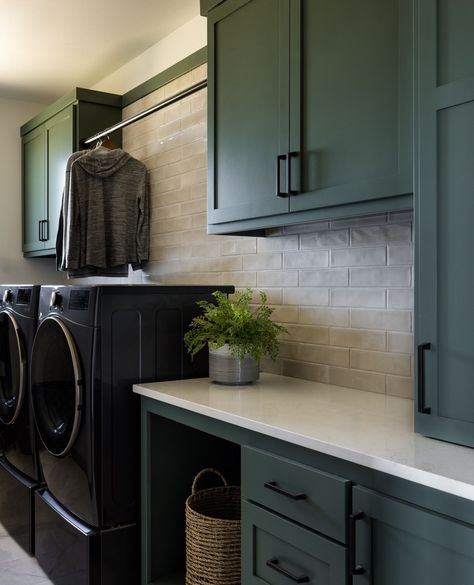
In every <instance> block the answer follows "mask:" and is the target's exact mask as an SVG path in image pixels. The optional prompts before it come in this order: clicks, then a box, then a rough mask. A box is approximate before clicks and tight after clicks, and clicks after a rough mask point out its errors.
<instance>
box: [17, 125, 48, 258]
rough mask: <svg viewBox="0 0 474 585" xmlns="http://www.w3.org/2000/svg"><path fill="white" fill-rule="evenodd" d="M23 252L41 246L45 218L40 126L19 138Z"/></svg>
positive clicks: (43, 159)
mask: <svg viewBox="0 0 474 585" xmlns="http://www.w3.org/2000/svg"><path fill="white" fill-rule="evenodd" d="M22 161H23V163H22V164H23V168H22V175H23V177H22V181H23V252H33V251H36V250H42V249H43V248H44V241H43V238H42V228H43V224H42V223H41V222H43V221H44V219H45V217H46V208H45V205H46V167H45V165H46V151H45V142H44V127H43V126H40V127H39V128H36V129H35V130H32V131H31V132H29V133H28V134H26V135H25V136H24V137H23V139H22Z"/></svg>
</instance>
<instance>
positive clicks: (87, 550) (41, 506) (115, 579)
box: [35, 489, 139, 585]
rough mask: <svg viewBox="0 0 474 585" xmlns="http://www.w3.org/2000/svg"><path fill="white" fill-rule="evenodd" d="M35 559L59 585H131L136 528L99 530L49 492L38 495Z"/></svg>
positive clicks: (134, 580) (36, 500)
mask: <svg viewBox="0 0 474 585" xmlns="http://www.w3.org/2000/svg"><path fill="white" fill-rule="evenodd" d="M35 508H36V548H35V550H36V558H37V560H38V563H39V565H40V566H41V568H42V569H43V570H44V572H45V573H46V574H47V575H48V576H49V578H50V579H51V580H52V581H54V583H55V584H56V585H99V584H100V585H131V584H133V583H136V581H137V574H136V567H137V559H138V555H139V551H138V547H137V542H138V541H139V539H138V538H137V526H136V524H128V525H124V526H119V527H114V528H111V529H104V528H101V529H96V528H92V527H91V526H88V525H87V524H85V523H84V522H82V521H81V520H79V519H78V518H76V517H75V516H73V515H72V514H70V513H69V512H68V511H67V510H66V509H65V508H64V507H63V506H61V505H60V504H59V503H58V502H57V501H56V500H55V499H54V498H53V496H51V494H50V493H49V492H48V490H47V489H41V490H39V491H37V492H36V494H35Z"/></svg>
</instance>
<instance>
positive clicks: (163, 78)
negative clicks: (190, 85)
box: [122, 47, 207, 108]
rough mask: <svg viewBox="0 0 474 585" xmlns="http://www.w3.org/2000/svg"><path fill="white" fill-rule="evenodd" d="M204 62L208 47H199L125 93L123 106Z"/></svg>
mask: <svg viewBox="0 0 474 585" xmlns="http://www.w3.org/2000/svg"><path fill="white" fill-rule="evenodd" d="M204 63H207V47H203V48H202V49H199V50H198V51H196V52H195V53H193V54H192V55H189V56H188V57H186V58H184V59H182V60H181V61H179V63H176V64H175V65H173V66H171V67H169V68H168V69H165V71H162V72H161V73H158V75H155V76H154V77H152V78H151V79H149V80H148V81H145V83H141V84H140V85H137V87H134V88H133V89H131V90H130V91H128V92H127V93H125V94H124V95H123V97H122V107H124V108H125V107H126V106H129V105H130V104H132V103H133V102H136V101H137V100H139V99H141V98H143V97H145V96H146V95H148V94H150V93H152V92H153V91H155V90H157V89H159V88H160V87H162V86H163V85H165V84H167V83H169V82H170V81H173V79H176V78H177V77H180V76H181V75H184V74H185V73H189V71H191V70H192V69H195V68H196V67H199V65H203V64H204Z"/></svg>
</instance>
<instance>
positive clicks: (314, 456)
mask: <svg viewBox="0 0 474 585" xmlns="http://www.w3.org/2000/svg"><path fill="white" fill-rule="evenodd" d="M141 432H142V434H141V447H142V449H141V484H142V499H141V509H142V516H141V518H142V527H141V530H142V577H141V583H142V585H178V584H182V583H183V579H184V577H183V572H184V502H185V499H186V497H187V496H188V495H189V493H190V487H191V483H192V479H193V477H194V476H195V474H196V473H197V471H198V470H200V469H202V468H203V467H208V466H214V467H217V468H218V469H221V470H222V471H223V472H224V475H225V476H226V477H227V479H228V480H229V482H230V483H232V484H236V483H238V482H239V479H240V471H241V470H240V465H241V459H242V465H243V466H245V465H246V462H245V450H246V448H247V447H250V448H251V449H252V450H253V451H254V452H255V451H256V450H259V451H262V452H266V454H271V455H272V456H274V457H276V458H280V460H281V461H283V459H285V460H289V461H293V463H294V464H297V465H303V466H308V467H311V468H312V469H313V471H314V472H317V473H322V474H324V473H325V474H331V475H333V476H338V477H340V478H349V479H350V482H349V481H348V482H347V487H348V489H347V497H346V498H345V499H344V508H345V509H346V506H347V511H346V514H345V515H346V522H347V534H348V539H347V541H346V538H344V542H342V541H341V542H339V543H338V542H337V541H336V540H333V539H330V538H327V537H326V536H327V535H324V534H322V533H319V532H317V531H315V530H311V529H309V528H306V527H304V526H303V525H302V524H301V523H298V522H294V521H293V519H292V513H293V512H291V513H290V514H289V512H288V510H289V509H287V510H282V509H279V507H278V505H275V503H272V504H271V508H272V512H266V511H265V510H268V506H267V507H266V508H263V506H259V505H257V504H255V505H250V504H244V514H243V520H242V522H243V528H242V551H243V559H244V562H245V563H246V566H245V567H243V571H242V575H243V583H245V584H246V585H249V582H251V583H254V584H255V583H257V584H258V583H260V584H261V583H262V579H261V578H260V577H259V576H256V575H255V574H254V565H249V563H250V561H249V559H253V558H254V554H255V551H256V550H257V553H258V550H262V551H265V550H266V549H265V546H266V545H265V544H262V546H263V548H262V549H258V547H259V546H260V543H259V542H258V540H259V539H258V535H256V531H258V530H260V531H264V532H266V533H267V534H272V535H273V536H272V537H271V539H273V537H275V538H279V539H280V540H281V542H280V543H279V544H278V546H280V545H281V546H282V547H286V546H287V545H291V546H292V547H293V549H294V550H293V552H292V559H295V560H296V561H297V563H296V565H297V566H296V565H295V566H294V567H286V568H290V570H291V572H293V571H294V570H296V569H298V568H299V563H300V561H301V562H302V563H303V567H302V568H306V560H308V561H309V563H310V565H309V567H310V569H311V567H314V566H315V565H313V564H312V563H313V561H311V560H310V558H309V557H311V556H313V557H316V559H320V560H322V559H324V560H325V562H326V566H331V567H332V568H333V573H332V579H333V580H332V581H331V580H329V581H328V583H331V584H336V583H337V584H339V583H349V582H350V575H349V572H350V571H349V569H350V568H354V567H351V565H361V566H363V568H364V573H361V574H355V575H354V576H353V583H354V585H359V584H360V585H362V584H364V585H365V584H367V583H373V585H392V583H393V585H400V583H403V585H441V584H443V585H445V584H446V583H447V582H448V580H446V579H445V580H444V581H442V580H439V578H437V577H436V575H434V571H433V567H435V566H437V565H436V564H433V563H446V566H445V567H444V569H443V570H444V573H443V572H442V571H441V570H440V575H441V574H442V575H445V574H446V571H447V570H449V571H450V575H451V577H450V579H449V583H452V584H453V585H461V584H462V585H465V584H466V583H470V579H469V578H471V580H472V570H473V565H472V563H473V562H474V502H473V501H470V500H467V499H464V498H460V497H457V496H452V495H451V494H447V493H444V492H440V491H437V490H434V489H431V488H428V487H426V486H422V485H419V484H415V483H412V482H409V481H406V480H402V479H400V478H398V477H395V476H393V475H388V474H385V473H382V472H379V471H375V470H373V469H367V468H365V467H362V466H360V465H356V464H353V463H350V462H347V461H343V460H341V459H338V458H334V457H330V456H327V455H324V454H322V453H318V452H315V451H312V450H309V449H305V448H303V447H300V446H297V445H292V444H290V443H287V442H285V441H281V440H278V439H275V438H273V437H269V436H266V435H262V434H260V433H256V432H254V431H250V430H248V429H245V428H243V427H239V426H235V425H232V424H229V423H225V422H223V421H221V420H217V419H214V418H210V417H207V416H204V415H201V414H198V413H195V412H192V411H188V410H186V409H184V408H180V407H177V406H172V405H170V404H165V403H163V402H160V401H158V400H153V399H152V398H147V397H144V396H142V397H141ZM244 449H245V450H244ZM281 458H283V459H281ZM249 470H250V468H248V467H247V469H242V480H243V484H245V481H246V474H248V472H249ZM292 479H294V478H293V476H292ZM361 486H364V487H361ZM284 487H287V486H284ZM351 487H352V489H351ZM351 495H352V508H351V506H350V501H351ZM243 497H244V498H248V500H252V498H254V495H253V492H252V491H251V490H250V491H249V490H247V491H245V490H244V491H243ZM282 497H283V496H282ZM252 501H253V502H254V501H255V500H252ZM337 501H339V502H340V501H341V498H339V499H338V500H337ZM275 502H277V500H275ZM351 509H352V512H353V513H354V514H357V513H358V512H361V511H362V512H363V516H362V517H361V518H360V519H359V520H355V518H354V520H355V521H354V522H352V523H351V522H349V512H350V510H351ZM288 514H289V515H288ZM379 537H380V538H379ZM374 538H376V539H377V540H374ZM260 542H263V541H262V540H260ZM346 542H347V546H346ZM298 551H300V553H301V555H302V556H301V557H300V553H299V552H298ZM305 551H306V552H305ZM283 553H284V551H283V550H282V554H283ZM352 553H354V556H353V555H352ZM307 555H309V556H307ZM437 555H439V556H440V559H439V560H438V559H436V558H433V557H436V556H437ZM282 558H283V557H282ZM385 563H386V564H385ZM323 564H324V563H323ZM336 565H337V566H336ZM316 566H319V567H322V565H319V564H318V562H317V561H316ZM412 566H413V573H412V572H411V567H412ZM311 570H312V569H311ZM322 570H323V572H324V570H325V569H324V568H323V569H322ZM388 571H393V575H392V574H388ZM469 571H471V572H469ZM425 573H426V575H429V576H430V578H432V580H431V581H430V580H426V578H425V577H424V576H423V575H425ZM270 574H271V575H273V574H274V576H275V578H276V580H277V581H278V583H281V585H284V583H285V582H286V578H285V577H283V576H279V575H277V574H276V573H275V572H274V571H271V573H270ZM344 576H345V578H346V581H344ZM401 576H403V578H401ZM415 576H416V577H419V580H418V581H417V580H413V579H414V577H415ZM374 577H375V580H374ZM395 577H398V579H395ZM405 577H407V578H406V579H405ZM423 579H425V580H423ZM437 579H438V580H437ZM317 583H319V581H317ZM323 583H324V581H323Z"/></svg>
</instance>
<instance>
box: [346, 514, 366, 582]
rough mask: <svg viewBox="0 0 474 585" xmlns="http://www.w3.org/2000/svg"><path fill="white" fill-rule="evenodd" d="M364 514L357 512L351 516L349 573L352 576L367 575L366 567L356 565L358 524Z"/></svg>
mask: <svg viewBox="0 0 474 585" xmlns="http://www.w3.org/2000/svg"><path fill="white" fill-rule="evenodd" d="M363 517H364V512H360V511H359V512H356V513H355V514H351V515H350V516H349V565H350V566H349V573H350V574H351V575H363V574H364V573H365V570H364V567H361V566H360V565H356V549H355V541H356V522H357V520H362V518H363Z"/></svg>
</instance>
